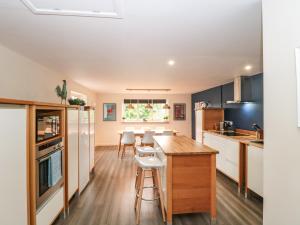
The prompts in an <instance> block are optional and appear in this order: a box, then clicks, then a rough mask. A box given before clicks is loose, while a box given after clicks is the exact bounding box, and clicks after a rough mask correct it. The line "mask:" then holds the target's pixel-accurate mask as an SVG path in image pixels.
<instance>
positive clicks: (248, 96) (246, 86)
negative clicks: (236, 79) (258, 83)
mask: <svg viewBox="0 0 300 225" xmlns="http://www.w3.org/2000/svg"><path fill="white" fill-rule="evenodd" d="M241 81H242V99H241V100H242V102H253V98H252V78H251V77H242V80H241Z"/></svg>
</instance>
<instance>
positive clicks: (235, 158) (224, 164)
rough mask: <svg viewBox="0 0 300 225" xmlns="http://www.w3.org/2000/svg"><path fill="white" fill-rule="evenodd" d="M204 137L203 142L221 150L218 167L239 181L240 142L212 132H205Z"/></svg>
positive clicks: (218, 156) (217, 162)
mask: <svg viewBox="0 0 300 225" xmlns="http://www.w3.org/2000/svg"><path fill="white" fill-rule="evenodd" d="M203 137H204V140H203V144H205V145H207V146H209V147H211V148H213V149H215V150H217V151H219V154H217V161H216V167H217V169H218V170H219V171H221V172H222V173H224V174H225V175H227V176H228V177H230V178H231V179H233V180H235V181H236V182H239V152H240V144H239V142H237V141H233V140H229V139H228V138H223V137H220V136H217V135H214V134H210V133H204V136H203Z"/></svg>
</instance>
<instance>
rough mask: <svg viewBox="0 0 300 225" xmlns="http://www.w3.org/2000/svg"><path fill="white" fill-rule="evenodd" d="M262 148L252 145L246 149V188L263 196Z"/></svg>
mask: <svg viewBox="0 0 300 225" xmlns="http://www.w3.org/2000/svg"><path fill="white" fill-rule="evenodd" d="M263 154H264V150H263V149H261V148H258V147H254V146H251V145H250V146H248V149H247V170H246V171H247V189H250V190H251V191H253V192H255V193H256V194H258V195H260V196H261V197H263V173H264V170H263Z"/></svg>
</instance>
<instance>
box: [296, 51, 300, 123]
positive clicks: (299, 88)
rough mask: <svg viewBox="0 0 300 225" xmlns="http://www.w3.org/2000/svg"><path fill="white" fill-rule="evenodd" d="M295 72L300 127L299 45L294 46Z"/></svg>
mask: <svg viewBox="0 0 300 225" xmlns="http://www.w3.org/2000/svg"><path fill="white" fill-rule="evenodd" d="M296 73H297V99H298V100H297V110H298V127H300V47H299V48H296Z"/></svg>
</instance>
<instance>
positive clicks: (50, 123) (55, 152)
mask: <svg viewBox="0 0 300 225" xmlns="http://www.w3.org/2000/svg"><path fill="white" fill-rule="evenodd" d="M61 132H62V113H61V111H60V110H44V109H41V110H36V148H35V156H36V181H37V182H36V205H37V208H39V207H40V206H41V205H43V203H45V202H46V201H47V200H48V199H49V198H50V197H51V195H53V194H54V193H55V192H56V191H57V190H58V189H60V187H61V186H62V185H63V182H64V178H63V177H64V176H63V172H64V170H63V165H64V163H63V162H64V160H63V158H64V139H63V135H62V133H61Z"/></svg>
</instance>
